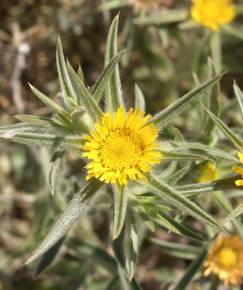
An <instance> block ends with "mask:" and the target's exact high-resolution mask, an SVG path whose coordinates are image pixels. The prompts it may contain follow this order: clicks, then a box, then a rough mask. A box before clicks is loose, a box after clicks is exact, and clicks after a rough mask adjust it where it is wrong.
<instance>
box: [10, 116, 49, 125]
mask: <svg viewBox="0 0 243 290" xmlns="http://www.w3.org/2000/svg"><path fill="white" fill-rule="evenodd" d="M15 118H16V119H17V120H19V121H21V122H25V123H28V124H30V125H33V126H35V125H36V126H47V127H48V126H53V121H52V120H51V119H50V118H47V117H42V116H35V115H16V116H15Z"/></svg>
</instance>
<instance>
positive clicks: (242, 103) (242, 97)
mask: <svg viewBox="0 0 243 290" xmlns="http://www.w3.org/2000/svg"><path fill="white" fill-rule="evenodd" d="M233 88H234V93H235V96H236V98H237V101H238V104H239V106H240V111H241V115H242V117H243V93H242V91H241V90H240V88H239V87H238V86H237V84H236V83H234V85H233Z"/></svg>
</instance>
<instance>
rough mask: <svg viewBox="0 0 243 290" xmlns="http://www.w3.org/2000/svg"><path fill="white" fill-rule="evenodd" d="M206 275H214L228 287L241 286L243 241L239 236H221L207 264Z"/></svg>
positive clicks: (210, 253) (242, 276)
mask: <svg viewBox="0 0 243 290" xmlns="http://www.w3.org/2000/svg"><path fill="white" fill-rule="evenodd" d="M204 265H205V271H204V275H205V276H208V275H210V274H214V275H216V276H218V278H219V279H220V280H222V281H224V283H225V284H226V285H228V284H232V285H239V284H240V283H241V282H242V279H243V241H242V240H241V239H240V237H239V236H236V235H235V236H228V237H224V236H220V237H219V238H218V239H217V240H216V242H215V244H214V245H213V247H212V248H211V250H210V252H209V254H208V258H207V261H206V262H205V264H204Z"/></svg>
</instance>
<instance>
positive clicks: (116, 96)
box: [105, 15, 124, 112]
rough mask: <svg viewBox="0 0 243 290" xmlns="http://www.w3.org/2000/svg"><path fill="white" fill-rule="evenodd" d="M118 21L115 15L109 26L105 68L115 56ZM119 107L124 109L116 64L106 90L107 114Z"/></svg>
mask: <svg viewBox="0 0 243 290" xmlns="http://www.w3.org/2000/svg"><path fill="white" fill-rule="evenodd" d="M118 21H119V16H118V15H117V16H116V17H115V18H114V20H113V21H112V24H111V26H110V30H109V34H108V39H107V43H106V55H105V66H107V65H108V63H109V62H110V61H111V60H112V59H113V58H114V57H115V56H117V33H118ZM119 106H123V107H124V103H123V99H122V91H121V81H120V74H119V67H118V64H117V65H116V67H115V71H114V73H113V75H112V77H111V80H110V81H109V83H108V88H107V90H106V107H107V111H108V112H115V111H116V110H117V108H118V107H119Z"/></svg>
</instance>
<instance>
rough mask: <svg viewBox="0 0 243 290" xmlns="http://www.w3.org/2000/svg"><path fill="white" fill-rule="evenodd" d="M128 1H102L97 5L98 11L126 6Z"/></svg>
mask: <svg viewBox="0 0 243 290" xmlns="http://www.w3.org/2000/svg"><path fill="white" fill-rule="evenodd" d="M128 4H129V3H128V1H127V0H110V1H103V2H102V3H101V4H100V5H99V10H100V11H107V10H113V9H118V8H121V7H123V6H127V5H128Z"/></svg>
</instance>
